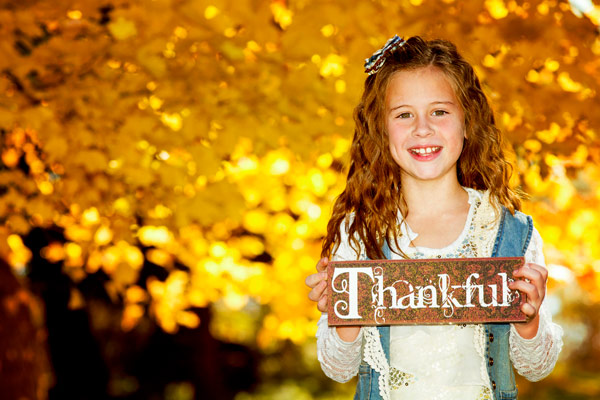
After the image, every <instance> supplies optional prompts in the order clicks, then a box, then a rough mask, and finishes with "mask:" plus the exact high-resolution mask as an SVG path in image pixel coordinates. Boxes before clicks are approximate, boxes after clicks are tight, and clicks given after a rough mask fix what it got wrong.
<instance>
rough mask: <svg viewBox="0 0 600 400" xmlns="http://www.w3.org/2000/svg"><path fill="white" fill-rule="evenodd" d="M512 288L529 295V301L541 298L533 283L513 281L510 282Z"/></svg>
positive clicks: (509, 285)
mask: <svg viewBox="0 0 600 400" xmlns="http://www.w3.org/2000/svg"><path fill="white" fill-rule="evenodd" d="M508 287H509V288H510V289H511V290H518V291H519V292H521V293H524V294H525V295H527V301H528V302H537V301H538V300H539V299H540V293H539V292H538V289H537V287H536V286H535V285H534V284H533V283H529V282H525V281H513V282H510V283H509V284H508Z"/></svg>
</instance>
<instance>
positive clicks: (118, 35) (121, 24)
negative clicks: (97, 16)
mask: <svg viewBox="0 0 600 400" xmlns="http://www.w3.org/2000/svg"><path fill="white" fill-rule="evenodd" d="M108 30H109V31H110V33H111V34H112V35H113V37H114V38H115V39H117V40H125V39H129V38H130V37H132V36H135V35H136V34H137V29H136V28H135V23H134V22H133V21H130V20H128V19H126V18H124V17H119V18H117V20H116V21H113V22H111V23H110V24H108Z"/></svg>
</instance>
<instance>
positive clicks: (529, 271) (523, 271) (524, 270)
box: [513, 265, 543, 282]
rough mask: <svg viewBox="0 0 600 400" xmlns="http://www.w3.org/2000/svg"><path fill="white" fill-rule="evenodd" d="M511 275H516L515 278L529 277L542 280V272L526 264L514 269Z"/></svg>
mask: <svg viewBox="0 0 600 400" xmlns="http://www.w3.org/2000/svg"><path fill="white" fill-rule="evenodd" d="M513 276H514V277H517V278H525V279H529V280H530V281H533V280H539V281H540V282H542V281H543V277H542V274H541V273H540V271H538V270H536V269H533V268H530V267H528V266H527V265H525V266H523V267H521V268H519V269H518V270H516V271H515V272H514V273H513Z"/></svg>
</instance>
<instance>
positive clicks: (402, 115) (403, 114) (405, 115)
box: [396, 112, 412, 119]
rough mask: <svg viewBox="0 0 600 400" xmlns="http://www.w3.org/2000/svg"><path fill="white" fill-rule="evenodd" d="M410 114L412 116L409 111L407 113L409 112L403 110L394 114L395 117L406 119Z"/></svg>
mask: <svg viewBox="0 0 600 400" xmlns="http://www.w3.org/2000/svg"><path fill="white" fill-rule="evenodd" d="M411 116H412V114H411V113H409V112H403V113H400V114H398V115H397V116H396V118H400V119H406V118H410V117H411Z"/></svg>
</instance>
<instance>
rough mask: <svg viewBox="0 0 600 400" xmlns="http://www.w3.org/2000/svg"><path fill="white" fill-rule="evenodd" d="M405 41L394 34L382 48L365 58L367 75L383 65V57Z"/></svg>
mask: <svg viewBox="0 0 600 400" xmlns="http://www.w3.org/2000/svg"><path fill="white" fill-rule="evenodd" d="M404 43H406V40H404V39H403V38H401V37H399V36H398V35H394V37H393V38H391V39H390V40H388V41H387V43H386V44H385V46H383V48H381V49H379V50H377V51H376V52H375V53H373V55H372V56H371V57H369V58H367V59H366V60H365V72H366V73H367V74H369V75H373V74H374V73H376V72H377V71H379V69H380V68H381V67H382V66H383V64H384V63H385V59H386V58H387V57H388V56H389V55H390V54H392V53H393V52H394V51H396V50H397V49H399V48H400V47H402V46H403V45H404Z"/></svg>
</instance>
